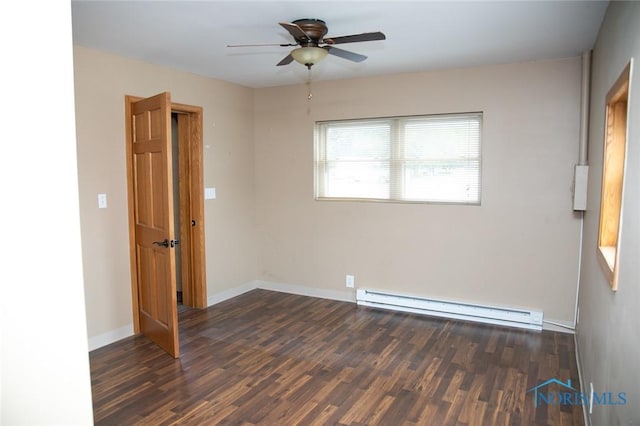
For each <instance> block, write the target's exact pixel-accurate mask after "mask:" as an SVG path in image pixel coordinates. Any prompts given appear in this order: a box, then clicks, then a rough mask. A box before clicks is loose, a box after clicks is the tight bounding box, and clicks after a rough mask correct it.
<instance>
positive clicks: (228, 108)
mask: <svg viewBox="0 0 640 426" xmlns="http://www.w3.org/2000/svg"><path fill="white" fill-rule="evenodd" d="M74 66H75V68H74V71H75V99H76V121H77V137H78V172H79V178H80V184H79V187H80V213H81V226H82V249H83V253H82V254H83V262H84V281H85V294H86V305H87V327H88V334H89V337H95V336H100V335H103V334H104V333H112V332H114V330H121V331H122V330H124V331H122V332H126V330H127V329H128V328H130V326H131V323H132V313H131V279H130V272H129V271H130V265H129V254H128V253H129V247H128V245H129V240H128V217H127V187H126V184H127V183H126V158H125V132H124V96H125V95H135V96H151V95H154V94H156V93H159V92H163V91H168V92H171V97H172V100H173V101H174V102H178V103H184V104H190V105H197V106H201V107H203V108H204V145H205V148H204V183H205V186H207V187H215V188H216V190H217V199H215V200H207V201H205V221H206V223H205V227H206V228H205V229H206V256H207V265H206V268H207V291H208V293H209V295H210V296H211V295H213V294H216V293H219V292H222V291H225V290H227V289H229V288H234V287H237V286H239V285H242V284H245V283H247V282H250V281H252V280H254V279H255V276H256V258H257V256H256V252H255V245H256V241H257V240H256V238H255V225H254V222H255V220H254V214H255V194H254V176H253V173H254V172H253V92H252V90H251V89H247V88H244V87H241V86H238V85H235V84H231V83H226V82H223V81H218V80H213V79H209V78H204V77H200V76H197V75H194V74H189V73H185V72H180V71H176V70H172V69H168V68H164V67H159V66H155V65H151V64H146V63H142V62H138V61H133V60H129V59H125V58H122V57H118V56H114V55H110V54H105V53H102V52H98V51H95V50H90V49H86V48H83V47H80V46H75V47H74ZM98 193H106V194H107V196H108V208H107V209H104V210H101V209H98V207H97V194H98ZM116 337H117V336H116Z"/></svg>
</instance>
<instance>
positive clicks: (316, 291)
mask: <svg viewBox="0 0 640 426" xmlns="http://www.w3.org/2000/svg"><path fill="white" fill-rule="evenodd" d="M257 288H260V289H262V290H271V291H279V292H280V293H289V294H297V295H300V296H309V297H319V298H321V299H330V300H338V301H341V302H351V303H355V301H356V292H355V289H353V290H350V291H341V290H326V289H323V288H315V287H307V286H302V285H294V284H284V283H276V282H272V281H261V280H258V281H257Z"/></svg>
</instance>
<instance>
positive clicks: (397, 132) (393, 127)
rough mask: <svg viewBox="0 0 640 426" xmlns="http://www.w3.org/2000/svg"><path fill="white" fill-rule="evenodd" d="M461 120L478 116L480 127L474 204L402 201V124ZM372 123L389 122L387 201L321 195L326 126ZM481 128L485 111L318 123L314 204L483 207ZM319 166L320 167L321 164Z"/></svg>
mask: <svg viewBox="0 0 640 426" xmlns="http://www.w3.org/2000/svg"><path fill="white" fill-rule="evenodd" d="M447 116H450V117H463V116H477V117H478V125H479V140H478V156H477V159H476V161H477V163H478V176H477V187H478V198H477V201H475V200H473V201H450V200H445V201H441V200H415V199H403V198H402V194H401V193H402V191H403V185H402V171H403V165H406V164H407V163H408V161H407V159H404V158H402V155H403V150H404V148H405V141H404V137H403V136H402V133H401V131H402V126H403V125H404V124H402V123H408V122H410V120H412V119H421V118H432V117H447ZM359 122H360V123H375V122H388V123H389V124H390V134H391V135H392V136H391V157H390V159H389V160H388V162H389V167H390V176H389V198H368V197H328V196H321V195H320V194H323V193H324V188H323V186H324V184H325V182H324V180H325V179H324V177H325V176H326V174H325V173H326V171H325V170H324V169H323V166H326V164H327V163H328V161H327V160H326V155H325V154H326V153H325V152H324V150H325V149H326V143H322V141H323V140H325V141H326V130H327V125H330V124H340V123H354V124H355V123H359ZM483 125H484V112H483V111H470V112H454V113H438V114H421V115H407V116H391V117H373V118H359V119H358V118H356V119H344V120H324V121H317V122H316V123H315V126H314V171H313V179H314V200H316V201H355V202H373V203H398V204H436V205H439V204H442V205H462V206H481V204H482V162H483V160H482V157H483V155H482V153H483ZM320 158H323V159H324V160H325V161H324V162H321V161H320V160H319V159H320ZM321 163H322V164H321Z"/></svg>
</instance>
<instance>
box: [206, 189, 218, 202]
mask: <svg viewBox="0 0 640 426" xmlns="http://www.w3.org/2000/svg"><path fill="white" fill-rule="evenodd" d="M215 198H216V189H215V188H205V189H204V199H205V200H215Z"/></svg>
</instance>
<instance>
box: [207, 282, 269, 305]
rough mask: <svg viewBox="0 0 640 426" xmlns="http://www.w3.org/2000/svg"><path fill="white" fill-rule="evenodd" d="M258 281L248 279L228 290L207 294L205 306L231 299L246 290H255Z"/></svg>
mask: <svg viewBox="0 0 640 426" xmlns="http://www.w3.org/2000/svg"><path fill="white" fill-rule="evenodd" d="M259 282H260V281H257V280H254V281H249V282H247V283H244V284H242V285H239V286H237V287H233V288H230V289H228V290H224V291H221V292H219V293H216V294H212V295H210V296H207V306H213V305H215V304H217V303H220V302H224V301H225V300H229V299H233V298H234V297H236V296H240V295H241V294H243V293H246V292H248V291H251V290H255V289H256V288H258V283H259Z"/></svg>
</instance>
